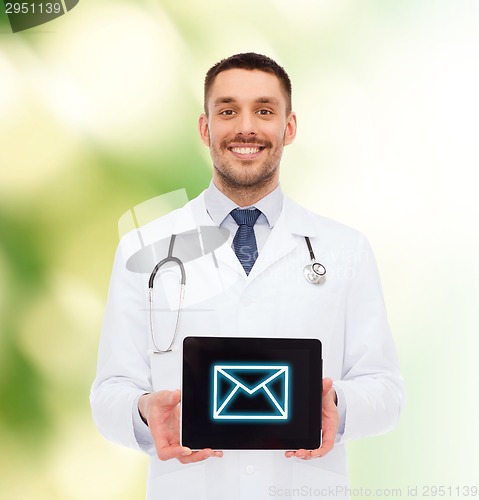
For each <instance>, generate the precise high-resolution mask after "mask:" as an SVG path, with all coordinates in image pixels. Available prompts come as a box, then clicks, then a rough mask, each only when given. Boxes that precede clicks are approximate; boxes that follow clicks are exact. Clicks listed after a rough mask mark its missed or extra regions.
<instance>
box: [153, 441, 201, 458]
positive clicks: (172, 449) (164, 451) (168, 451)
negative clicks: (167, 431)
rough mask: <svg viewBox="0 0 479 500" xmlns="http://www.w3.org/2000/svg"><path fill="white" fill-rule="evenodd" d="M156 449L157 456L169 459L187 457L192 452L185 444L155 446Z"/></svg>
mask: <svg viewBox="0 0 479 500" xmlns="http://www.w3.org/2000/svg"><path fill="white" fill-rule="evenodd" d="M156 451H157V454H158V458H159V459H160V460H171V459H172V458H178V459H181V458H183V457H187V456H189V455H191V454H192V453H193V452H192V451H191V450H190V448H187V447H186V446H180V445H175V446H163V447H161V448H157V449H156Z"/></svg>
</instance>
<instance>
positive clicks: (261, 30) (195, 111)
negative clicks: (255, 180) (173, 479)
mask: <svg viewBox="0 0 479 500" xmlns="http://www.w3.org/2000/svg"><path fill="white" fill-rule="evenodd" d="M2 7H3V6H2ZM250 50H252V51H256V52H263V53H266V54H267V55H270V56H271V57H273V58H275V59H277V60H278V61H279V62H280V63H281V64H282V65H284V66H285V68H286V69H287V71H288V72H289V74H290V76H291V78H292V81H293V92H294V95H293V99H294V108H295V110H296V112H297V114H298V120H299V131H298V137H297V140H296V142H295V144H294V145H292V146H290V147H289V148H287V150H286V153H285V157H284V160H283V164H282V185H283V188H284V190H285V192H286V193H287V194H288V195H290V196H291V197H293V198H295V199H296V200H298V201H300V202H302V203H303V204H304V205H306V206H308V207H309V208H311V209H312V210H314V211H316V212H319V213H321V214H323V215H326V216H329V217H333V218H335V219H338V220H340V221H342V222H343V223H346V224H348V225H351V226H354V227H356V228H358V229H360V230H361V231H363V232H364V233H366V234H367V235H368V237H369V239H370V240H371V242H372V245H373V247H374V249H375V252H376V256H377V259H378V264H379V267H380V271H381V275H382V279H383V288H384V293H385V297H386V301H387V304H388V310H389V317H390V322H391V326H392V329H393V332H394V336H395V340H396V343H397V346H398V350H399V354H400V358H401V363H402V367H403V371H404V376H405V379H406V384H407V390H408V401H407V408H406V411H405V413H404V415H403V418H402V420H401V422H400V425H399V426H398V427H397V428H396V429H395V430H394V431H393V432H391V433H389V434H387V435H385V436H381V437H375V438H369V439H365V440H362V441H360V442H354V443H351V444H350V445H349V451H350V473H351V479H352V488H354V489H356V491H353V497H354V498H368V497H371V496H374V495H375V494H376V493H379V492H377V491H376V490H378V489H383V490H381V491H382V493H383V496H393V492H390V493H389V494H388V490H392V489H399V490H400V493H401V494H400V495H399V494H398V493H399V492H396V495H395V496H396V497H404V498H406V497H407V496H408V494H409V496H411V492H414V490H413V488H416V487H417V488H418V489H417V496H419V497H421V496H425V495H424V493H425V492H426V490H424V488H425V487H434V486H437V487H439V486H445V487H446V490H445V493H446V495H445V496H446V497H447V498H463V497H464V496H468V495H467V493H468V491H467V490H466V489H464V487H467V486H469V487H470V486H473V485H475V486H479V479H478V470H479V460H478V458H477V449H478V447H479V431H478V426H477V421H478V419H479V403H478V397H477V385H478V381H479V377H478V375H479V373H478V372H479V370H478V368H477V366H478V364H477V356H478V353H479V340H478V333H479V328H478V326H479V319H478V311H479V307H478V299H479V265H478V260H477V255H478V253H479V231H478V224H477V218H478V216H479V202H478V196H477V189H478V188H477V177H476V175H475V173H476V172H475V171H476V170H477V168H478V167H479V154H478V135H479V134H478V132H479V126H478V120H477V116H478V115H479V98H478V90H477V89H478V88H479V64H478V60H479V58H478V54H479V7H478V2H475V1H472V0H469V1H468V0H455V1H454V2H452V1H450V0H349V1H347V0H315V1H313V0H296V1H295V2H292V1H291V0H288V1H287V0H261V1H252V0H243V2H237V1H231V0H209V1H208V2H194V1H189V2H179V1H178V0H135V1H133V0H128V1H127V0H123V1H122V0H111V1H107V0H95V1H94V2H93V1H87V0H81V1H80V3H79V4H78V6H77V7H75V9H73V10H72V11H71V12H69V13H68V14H66V15H65V16H63V17H61V18H59V19H57V20H55V21H52V22H51V23H48V24H45V25H43V26H40V27H37V28H34V29H32V30H28V31H25V32H22V33H17V34H15V35H14V34H12V33H11V30H10V29H9V26H8V22H7V19H6V16H5V14H4V12H2V13H1V14H0V328H1V330H0V408H1V410H0V492H1V495H2V498H8V499H9V500H14V499H25V498H26V499H35V500H44V499H45V500H47V499H48V500H57V499H58V500H84V499H86V498H88V499H89V500H97V499H98V500H110V499H111V500H132V499H141V498H144V495H145V487H144V481H145V474H146V458H145V457H143V456H141V455H140V454H137V453H135V452H133V451H130V450H124V449H122V448H119V447H117V446H115V445H113V444H110V443H108V442H106V441H105V440H104V439H103V438H102V437H101V436H100V435H99V434H98V433H97V431H96V429H95V427H94V425H93V423H92V420H91V416H90V408H89V402H88V395H89V389H90V385H91V382H92V380H93V378H94V373H95V364H96V350H97V344H98V337H99V331H100V326H101V321H102V314H103V308H104V305H105V300H106V293H107V288H108V281H109V276H110V270H111V264H112V259H113V254H114V251H115V247H116V245H117V243H118V230H117V222H118V219H119V218H120V216H121V215H122V214H123V213H124V212H126V211H127V210H129V209H130V208H131V207H133V206H135V205H137V204H139V203H141V202H143V201H145V200H148V199H150V198H152V197H154V196H157V195H159V194H162V193H166V192H169V191H172V190H175V189H181V188H185V189H186V191H187V193H188V196H189V197H190V198H191V197H193V196H195V195H196V194H198V193H199V192H201V191H202V190H203V189H204V188H205V187H206V186H207V184H208V182H209V179H210V176H211V174H210V170H211V169H210V162H209V156H208V151H207V150H206V148H204V146H202V144H201V143H200V141H199V139H198V137H197V131H196V120H197V116H198V115H199V114H200V112H201V107H202V80H203V77H204V73H205V72H206V70H207V69H208V68H209V67H210V66H211V65H212V64H213V63H215V62H216V61H218V60H219V59H221V58H223V57H226V56H228V55H231V54H232V53H235V52H243V51H250ZM449 488H450V489H449ZM361 489H362V490H363V491H362V492H361ZM365 490H369V491H370V493H368V492H367V491H366V492H365ZM431 492H432V490H431V491H430V493H431ZM471 493H472V491H469V496H471Z"/></svg>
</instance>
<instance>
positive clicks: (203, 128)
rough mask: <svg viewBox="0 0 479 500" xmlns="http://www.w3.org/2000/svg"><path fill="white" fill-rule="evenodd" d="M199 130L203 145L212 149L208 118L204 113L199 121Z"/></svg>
mask: <svg viewBox="0 0 479 500" xmlns="http://www.w3.org/2000/svg"><path fill="white" fill-rule="evenodd" d="M198 130H199V132H200V136H201V140H202V141H203V144H204V145H205V146H207V147H210V133H209V132H210V128H209V126H208V117H207V116H206V115H205V114H204V113H203V114H202V115H201V116H200V119H199V120H198Z"/></svg>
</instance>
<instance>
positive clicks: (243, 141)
mask: <svg viewBox="0 0 479 500" xmlns="http://www.w3.org/2000/svg"><path fill="white" fill-rule="evenodd" d="M230 144H254V145H256V146H261V147H264V148H272V147H273V144H272V143H271V142H270V141H265V140H262V139H258V138H255V137H250V138H248V137H244V136H243V135H237V136H236V137H234V138H233V139H231V140H229V139H228V140H227V139H225V140H224V141H221V148H222V149H228V146H229V145H230Z"/></svg>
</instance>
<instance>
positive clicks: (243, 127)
mask: <svg viewBox="0 0 479 500" xmlns="http://www.w3.org/2000/svg"><path fill="white" fill-rule="evenodd" d="M257 132H258V128H257V121H256V119H255V115H254V114H253V113H247V112H244V113H241V114H240V115H239V116H238V120H236V133H237V134H241V135H244V136H251V135H256V134H257Z"/></svg>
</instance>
